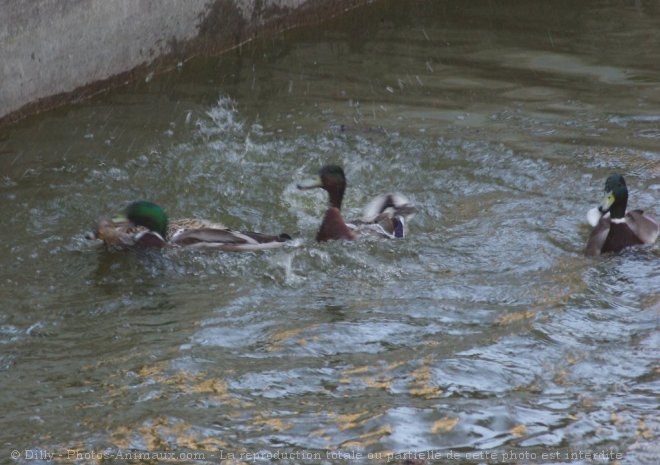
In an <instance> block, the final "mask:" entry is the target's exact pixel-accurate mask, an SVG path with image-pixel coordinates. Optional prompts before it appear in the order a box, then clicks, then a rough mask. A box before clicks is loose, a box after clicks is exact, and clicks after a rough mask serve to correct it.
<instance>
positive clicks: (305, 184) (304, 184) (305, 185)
mask: <svg viewBox="0 0 660 465" xmlns="http://www.w3.org/2000/svg"><path fill="white" fill-rule="evenodd" d="M297 187H298V189H300V190H301V191H304V190H308V189H315V188H317V187H323V182H322V181H321V177H320V176H316V177H314V178H310V179H305V180H304V181H301V182H299V183H298V184H297Z"/></svg>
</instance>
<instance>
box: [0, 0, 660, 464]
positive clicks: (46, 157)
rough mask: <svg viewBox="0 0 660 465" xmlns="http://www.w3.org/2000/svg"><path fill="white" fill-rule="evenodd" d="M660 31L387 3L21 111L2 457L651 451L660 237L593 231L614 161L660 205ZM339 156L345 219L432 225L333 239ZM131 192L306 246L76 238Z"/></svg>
mask: <svg viewBox="0 0 660 465" xmlns="http://www.w3.org/2000/svg"><path fill="white" fill-rule="evenodd" d="M659 29H660V8H659V7H658V4H657V3H652V2H643V1H642V2H636V3H635V4H634V5H632V4H629V3H628V2H571V3H569V2H486V1H477V2H468V3H466V2H445V1H431V0H428V1H390V2H383V1H377V2H375V3H374V4H372V5H370V6H368V7H365V8H361V9H358V10H354V11H352V12H350V13H348V14H346V15H345V16H342V17H340V18H337V19H335V20H333V21H331V22H329V23H326V24H323V25H314V26H311V27H309V28H303V29H299V30H294V31H290V32H288V33H287V34H285V35H283V36H280V37H277V38H272V39H267V40H263V41H260V42H257V43H254V44H251V45H248V46H245V47H243V48H242V49H241V50H237V51H234V52H231V53H229V54H227V55H224V56H222V57H213V58H211V57H204V58H197V59H194V60H191V61H188V62H186V63H185V65H184V66H183V68H182V69H181V70H180V71H178V72H173V73H170V74H166V75H162V76H156V77H155V78H154V79H153V80H151V81H150V82H149V83H139V84H136V85H128V86H126V87H124V88H121V89H119V90H116V91H113V92H111V93H108V94H104V95H99V96H97V97H96V98H94V99H92V100H88V101H84V102H81V103H78V104H75V105H70V106H67V107H64V108H61V109H58V110H56V111H52V112H48V113H45V114H43V115H40V116H37V117H33V118H30V119H28V120H25V121H23V122H21V123H19V124H17V125H14V126H11V127H7V128H4V129H2V130H0V157H1V158H2V163H3V167H4V168H3V173H2V177H1V178H0V196H1V198H2V202H1V203H0V212H1V213H2V217H3V218H4V228H3V232H2V241H1V243H0V252H1V254H0V295H1V296H2V300H1V303H0V348H1V351H0V389H1V392H2V395H1V396H0V412H2V413H0V451H1V454H2V456H1V457H0V462H2V463H5V462H6V463H12V462H13V460H12V459H11V453H12V451H17V452H16V454H18V462H19V463H34V460H33V459H35V458H40V459H43V461H44V462H45V463H55V462H62V461H65V462H66V461H69V462H70V461H75V462H78V463H96V462H103V461H104V460H105V461H106V462H107V461H108V460H109V461H110V462H111V463H128V462H129V460H128V458H129V457H128V456H127V452H132V453H144V452H149V451H151V452H158V453H162V454H165V453H175V454H177V455H176V457H180V456H179V454H190V455H189V456H188V457H189V458H192V461H194V462H198V463H207V462H219V461H222V460H226V461H227V462H226V463H240V462H241V461H242V462H247V463H255V462H256V463H269V462H271V461H275V462H280V463H319V462H320V460H319V457H321V458H322V460H324V463H328V464H341V463H347V462H349V461H350V462H367V461H369V455H368V454H372V455H371V458H372V459H374V458H376V459H378V458H380V459H381V461H385V460H387V459H388V458H391V459H398V460H399V462H401V461H402V460H403V459H405V458H410V457H411V456H410V455H409V456H406V455H405V454H407V453H408V454H410V453H412V452H416V453H422V452H426V453H429V454H435V455H433V460H431V462H433V463H495V462H498V463H500V462H508V463H514V462H517V463H559V462H571V463H578V464H583V463H584V464H587V463H605V461H604V460H600V458H602V457H600V458H598V457H597V458H596V460H592V459H591V458H589V457H586V456H585V454H588V453H591V454H599V453H601V454H602V453H608V454H612V453H614V454H617V453H618V454H621V456H622V457H620V458H619V459H618V460H617V462H618V463H621V464H638V463H649V464H651V463H653V464H655V463H658V460H660V459H659V456H660V449H659V448H658V445H657V440H658V435H660V419H659V416H658V395H659V391H660V377H659V375H660V372H659V371H658V359H659V350H658V347H659V346H660V332H659V331H658V329H659V327H660V325H659V321H660V319H659V315H660V265H659V261H658V257H659V255H660V254H659V249H658V245H655V246H654V247H651V248H644V249H637V250H629V251H625V252H624V253H622V254H620V255H616V256H609V257H604V258H600V259H589V258H586V257H584V256H583V255H582V249H583V246H584V243H585V241H586V238H587V236H588V233H589V228H588V227H587V225H586V223H585V221H584V214H585V213H586V211H587V210H588V209H589V208H591V207H592V206H594V205H595V204H596V203H597V202H599V201H600V198H601V195H602V189H603V183H604V179H605V178H606V176H607V175H609V174H610V173H612V172H621V173H623V174H624V175H625V176H626V179H627V181H628V185H629V188H630V199H631V200H630V204H631V206H633V207H641V208H645V209H647V210H648V211H650V212H651V213H652V214H654V215H655V216H656V217H658V216H660V208H659V207H658V198H659V196H660V129H659V122H660V106H659V104H660V67H658V63H660V47H659V45H660V36H658V34H657V31H658V30H659ZM328 162H336V163H340V164H342V165H343V166H344V168H345V170H346V173H347V178H348V183H349V187H348V190H347V194H346V198H345V210H346V216H347V217H351V216H353V214H357V213H358V212H359V211H360V208H361V206H362V205H363V204H364V203H366V202H367V201H368V200H369V199H370V198H371V196H373V195H375V194H377V193H380V192H384V191H389V190H398V191H401V192H404V193H405V194H406V195H407V196H409V197H410V199H411V200H413V201H414V202H415V203H416V204H417V206H418V207H419V209H420V213H419V214H418V215H417V217H416V218H415V219H414V220H413V221H412V222H411V224H410V232H411V234H410V237H409V238H407V239H406V240H404V241H389V242H381V241H369V240H367V241H361V242H356V243H341V242H335V243H329V244H317V243H315V242H314V240H313V238H314V235H315V231H316V228H317V227H318V224H319V222H320V217H321V215H322V212H323V209H324V206H325V202H326V199H325V196H324V195H323V193H322V192H299V191H297V189H296V188H295V183H296V181H298V180H300V179H302V178H305V177H307V176H309V175H310V174H313V173H315V172H316V171H317V170H318V168H319V167H320V166H321V165H322V164H324V163H328ZM138 198H147V199H150V200H153V201H156V202H158V203H160V204H162V205H163V206H165V208H166V209H167V210H168V212H169V214H170V216H171V217H181V216H197V217H207V218H212V219H215V220H219V221H222V222H224V223H226V224H228V225H229V226H231V227H234V228H249V229H255V230H261V231H265V232H273V233H279V232H282V231H286V232H287V233H289V234H291V235H292V236H295V237H296V238H298V240H297V241H296V242H295V243H294V244H292V245H291V246H288V247H285V248H283V249H278V250H272V251H266V252H264V253H247V254H227V253H216V252H209V253H200V252H192V251H166V252H165V253H159V252H144V253H117V252H110V251H107V250H105V249H104V248H103V247H102V246H99V245H98V244H93V243H90V242H88V241H86V240H85V239H84V237H83V233H84V232H85V231H86V230H87V229H88V228H89V227H90V226H91V225H92V224H93V223H94V221H95V219H96V217H97V216H98V215H101V214H114V213H119V212H121V210H122V209H123V207H124V206H125V205H126V203H127V202H129V201H131V200H135V199H138ZM484 452H488V453H489V454H492V455H491V456H490V457H488V456H483V455H481V456H479V455H478V454H483V453H484ZM49 453H54V454H56V455H58V454H59V456H56V457H50V456H48V455H47V454H49ZM76 453H78V454H80V455H78V456H76V455H75V454H76ZM122 453H123V454H124V455H118V454H122ZM553 453H554V454H558V455H556V456H552V455H550V454H553ZM103 454H107V457H106V458H103ZM232 454H234V455H233V456H232ZM240 454H256V455H252V456H250V455H244V456H242V457H241V456H240ZM269 454H270V455H269ZM274 454H280V455H279V456H274ZM287 454H289V455H287ZM295 454H298V455H297V456H296V455H295ZM305 454H307V455H305ZM315 454H318V455H315ZM393 454H399V455H398V456H396V455H393ZM451 454H456V455H451ZM505 454H509V455H505ZM513 454H526V455H515V456H514V455H513ZM543 454H546V455H545V456H544V455H543ZM565 454H569V455H568V456H567V455H565ZM571 454H575V455H571ZM580 454H582V455H580ZM417 458H420V456H419V455H418V456H417ZM160 459H163V457H160ZM232 460H233V462H232ZM372 461H373V460H372Z"/></svg>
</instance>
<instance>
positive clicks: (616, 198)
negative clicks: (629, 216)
mask: <svg viewBox="0 0 660 465" xmlns="http://www.w3.org/2000/svg"><path fill="white" fill-rule="evenodd" d="M627 205H628V187H626V181H625V180H624V179H623V176H621V175H620V174H612V175H611V176H609V177H608V178H607V180H606V181H605V198H604V199H603V203H602V204H601V205H600V207H598V210H599V211H600V212H601V213H602V214H605V213H607V212H609V213H610V217H611V218H623V217H624V216H625V214H626V206H627Z"/></svg>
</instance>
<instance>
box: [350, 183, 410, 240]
mask: <svg viewBox="0 0 660 465" xmlns="http://www.w3.org/2000/svg"><path fill="white" fill-rule="evenodd" d="M416 213H417V207H415V206H414V205H413V204H412V203H410V201H408V199H407V198H406V197H404V196H403V195H401V194H399V193H387V194H381V195H379V196H377V197H375V198H374V199H373V200H372V201H371V202H369V203H368V204H367V206H366V207H365V208H364V210H363V211H362V217H361V218H359V219H357V220H355V221H352V222H351V223H352V225H354V227H355V229H357V230H359V231H367V232H368V233H370V234H374V233H375V234H377V235H381V236H385V237H388V238H391V239H393V238H401V237H405V235H406V224H407V222H408V221H409V220H410V219H412V217H413V216H415V214H416Z"/></svg>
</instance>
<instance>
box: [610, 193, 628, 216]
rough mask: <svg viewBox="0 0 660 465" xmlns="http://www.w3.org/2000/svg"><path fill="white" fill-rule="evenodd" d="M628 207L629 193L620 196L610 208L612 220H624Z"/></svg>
mask: <svg viewBox="0 0 660 465" xmlns="http://www.w3.org/2000/svg"><path fill="white" fill-rule="evenodd" d="M627 205H628V192H624V193H622V194H619V196H618V197H617V198H616V200H615V202H614V203H613V204H612V207H611V208H610V217H611V218H623V217H624V216H626V206H627Z"/></svg>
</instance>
